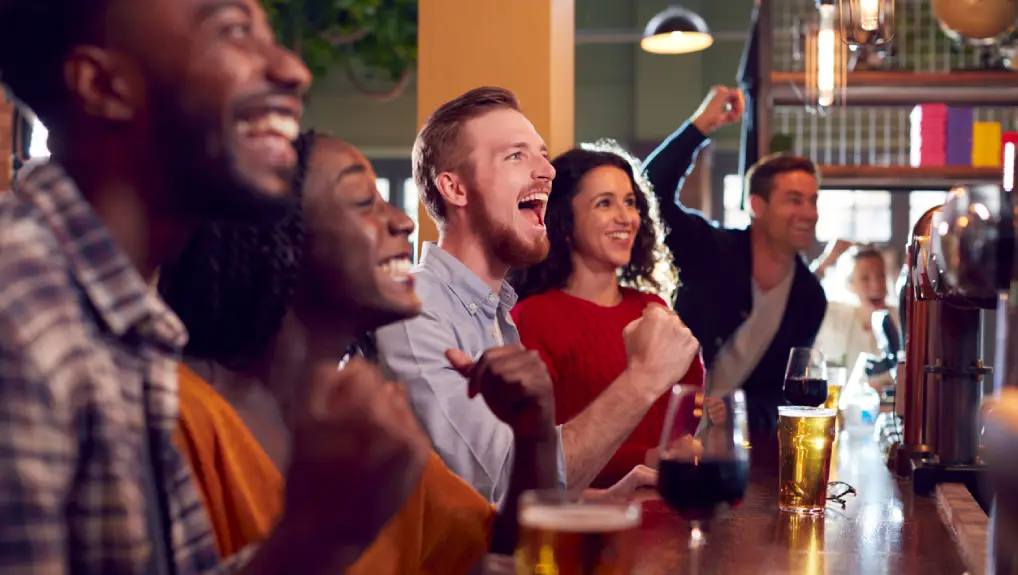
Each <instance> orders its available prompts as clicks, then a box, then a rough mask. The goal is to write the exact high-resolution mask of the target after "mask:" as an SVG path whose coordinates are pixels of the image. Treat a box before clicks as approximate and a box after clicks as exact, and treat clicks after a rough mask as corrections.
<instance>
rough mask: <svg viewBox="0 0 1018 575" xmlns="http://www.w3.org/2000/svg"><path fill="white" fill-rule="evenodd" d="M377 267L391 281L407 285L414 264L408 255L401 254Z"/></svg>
mask: <svg viewBox="0 0 1018 575" xmlns="http://www.w3.org/2000/svg"><path fill="white" fill-rule="evenodd" d="M377 267H378V270H379V271H380V272H382V273H383V274H385V276H386V277H388V278H389V279H390V280H392V281H394V282H396V283H407V282H409V281H410V278H411V276H410V271H411V270H412V269H413V267H414V263H413V261H412V260H411V259H410V256H409V255H408V254H400V255H398V256H395V257H391V258H388V259H386V260H384V261H382V263H380V264H378V266H377Z"/></svg>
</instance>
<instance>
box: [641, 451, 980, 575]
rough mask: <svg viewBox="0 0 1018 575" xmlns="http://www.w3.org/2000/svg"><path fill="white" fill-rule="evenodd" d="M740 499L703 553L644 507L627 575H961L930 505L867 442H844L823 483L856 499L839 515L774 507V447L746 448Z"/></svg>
mask: <svg viewBox="0 0 1018 575" xmlns="http://www.w3.org/2000/svg"><path fill="white" fill-rule="evenodd" d="M752 444H753V449H752V462H751V467H750V468H751V472H750V483H749V489H748V491H747V493H746V498H745V500H744V501H743V504H742V506H741V507H740V508H738V509H735V510H732V511H730V512H729V513H727V514H726V515H724V516H723V517H721V518H719V519H717V520H716V521H715V522H713V524H712V525H711V526H710V528H709V531H708V532H707V545H706V547H704V548H702V549H700V550H697V551H690V550H689V549H688V546H687V544H688V534H689V528H688V526H687V524H686V523H685V521H683V520H682V519H681V518H679V517H678V516H677V515H676V514H675V513H673V512H672V511H671V510H669V509H668V507H667V506H665V504H664V503H663V502H662V501H660V500H650V501H647V502H645V503H644V519H643V526H642V527H641V532H640V537H639V542H638V544H637V565H636V568H635V569H634V571H633V573H634V575H657V574H666V573H667V574H673V573H696V574H697V575H707V574H714V573H717V574H724V575H741V574H744V573H745V574H747V575H748V574H753V575H758V574H759V575H766V574H784V573H788V574H796V575H821V574H824V575H827V574H842V573H844V574H857V573H858V574H863V575H884V574H894V575H911V574H913V573H915V574H920V573H921V574H924V575H927V574H932V573H936V574H938V575H940V574H942V575H960V574H962V573H965V572H966V567H965V563H964V561H963V559H962V557H961V555H960V554H959V552H958V548H957V546H956V544H955V542H954V540H953V539H952V536H951V533H950V532H949V530H948V528H947V527H946V526H945V525H944V523H943V521H942V520H941V518H940V516H939V514H938V511H937V504H936V501H935V500H934V499H933V498H924V497H917V496H915V495H913V493H912V491H911V486H910V485H909V483H908V482H905V481H901V480H898V479H897V478H895V477H894V476H892V475H891V473H890V471H888V469H887V467H886V464H885V460H884V457H883V456H882V454H881V452H880V450H879V448H878V446H877V444H876V442H875V441H874V440H873V439H872V438H871V437H853V436H851V435H848V434H847V433H845V432H842V433H841V436H840V438H839V440H838V443H837V449H836V451H835V456H834V458H835V459H834V462H833V465H832V470H831V480H832V481H834V480H838V481H844V482H846V483H848V484H850V485H852V486H853V487H855V488H856V490H857V491H858V496H857V497H852V496H848V497H847V498H846V503H847V505H846V508H845V509H844V510H842V509H841V506H840V505H839V504H837V503H829V504H828V506H827V510H826V513H825V514H823V515H820V516H817V517H816V518H809V517H805V516H800V515H794V514H789V513H784V512H781V511H779V510H778V507H777V502H778V498H777V484H778V479H777V476H778V472H777V463H778V458H777V441H776V439H772V438H769V437H768V438H766V439H760V438H754V439H753V442H752Z"/></svg>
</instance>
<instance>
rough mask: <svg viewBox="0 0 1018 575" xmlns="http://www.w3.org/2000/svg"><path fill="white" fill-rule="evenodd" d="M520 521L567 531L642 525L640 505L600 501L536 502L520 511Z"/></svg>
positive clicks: (586, 531) (532, 526) (532, 525)
mask: <svg viewBox="0 0 1018 575" xmlns="http://www.w3.org/2000/svg"><path fill="white" fill-rule="evenodd" d="M520 524H521V525H523V526H526V527H530V528H533V529H547V530H550V531H561V532H564V533H594V532H598V531H622V530H625V529H635V528H636V527H639V525H640V511H639V508H637V507H615V506H610V505H597V504H569V505H539V504H538V505H533V506H531V507H526V508H524V509H522V510H520Z"/></svg>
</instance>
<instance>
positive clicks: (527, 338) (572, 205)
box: [510, 143, 704, 487]
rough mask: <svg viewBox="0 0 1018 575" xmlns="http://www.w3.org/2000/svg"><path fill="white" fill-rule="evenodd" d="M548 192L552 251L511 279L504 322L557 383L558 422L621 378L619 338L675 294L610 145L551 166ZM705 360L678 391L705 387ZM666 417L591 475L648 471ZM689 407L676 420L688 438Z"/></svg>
mask: <svg viewBox="0 0 1018 575" xmlns="http://www.w3.org/2000/svg"><path fill="white" fill-rule="evenodd" d="M552 165H553V166H555V172H556V176H555V183H554V187H553V192H552V194H551V198H550V199H549V202H548V207H547V213H546V215H545V225H546V226H547V229H548V238H549V240H550V241H551V250H550V252H549V254H548V258H547V259H545V260H544V261H543V262H542V263H540V264H538V265H536V266H534V267H532V268H529V269H526V270H522V271H518V272H514V273H513V274H512V277H511V278H510V283H511V284H512V285H513V287H514V288H515V289H516V290H517V292H518V293H519V295H520V303H518V304H517V305H516V307H515V308H514V309H513V312H512V316H513V320H514V321H515V322H516V325H517V327H518V328H519V332H520V338H521V340H522V343H523V345H524V346H526V347H527V348H529V349H533V350H536V351H538V352H539V353H540V354H541V357H542V358H543V359H544V362H545V363H546V364H547V366H548V370H549V371H550V372H551V376H552V378H553V379H554V382H555V409H556V417H557V419H558V421H559V422H560V423H561V422H565V421H569V420H570V419H572V418H573V417H575V416H576V415H578V414H579V413H580V412H581V411H583V410H584V409H585V408H586V407H587V405H588V404H590V402H591V401H593V400H594V398H596V397H597V396H598V395H599V394H601V392H602V391H604V390H605V388H607V387H608V386H609V385H610V384H611V382H612V381H614V380H615V378H617V377H618V376H619V375H620V374H621V373H622V372H623V370H625V368H626V349H625V345H624V343H623V340H622V330H623V329H624V328H625V327H626V325H628V324H629V323H630V322H632V321H633V320H636V319H638V318H639V317H640V315H641V314H642V313H643V308H644V307H645V306H647V305H649V304H657V305H661V306H664V307H665V308H671V305H669V304H668V303H666V300H670V299H671V297H672V294H673V293H674V291H675V288H676V284H677V279H678V278H677V273H676V270H675V267H674V265H673V263H672V256H671V253H670V252H669V251H668V248H666V247H665V246H664V243H663V238H664V230H663V229H662V226H661V224H660V223H659V221H658V215H657V204H656V200H655V199H654V194H653V193H650V190H649V184H648V183H647V181H646V180H645V179H644V178H643V176H642V174H641V173H640V171H639V164H637V163H636V161H635V160H634V159H633V158H632V157H631V156H629V155H628V154H627V153H626V152H624V151H623V150H621V149H620V148H618V146H615V145H614V144H612V143H600V144H596V145H594V146H584V147H582V148H577V149H573V150H570V151H568V152H566V153H564V154H562V155H561V156H559V157H558V158H555V160H554V161H552ZM703 377H704V368H703V360H702V359H701V360H699V361H696V362H694V363H693V365H692V366H691V367H690V368H689V372H688V373H687V374H686V376H685V378H683V380H682V383H687V384H694V385H700V386H702V385H703ZM667 407H668V397H667V394H666V395H665V396H664V397H662V398H660V399H658V401H657V402H656V403H655V404H654V405H653V406H652V407H651V408H650V410H649V411H648V412H647V414H646V415H645V416H644V418H643V420H642V421H641V422H640V423H639V424H638V425H637V426H636V428H635V429H634V430H633V433H632V434H631V435H630V436H629V437H628V438H627V439H626V441H625V442H624V443H623V444H622V447H621V448H620V449H619V450H618V451H617V452H616V453H615V455H614V456H613V457H612V459H611V461H609V462H608V465H607V466H606V467H605V468H604V470H602V472H601V474H600V475H598V477H597V479H596V480H595V481H594V483H593V485H592V486H593V487H597V486H606V485H612V484H614V483H615V482H617V481H618V480H619V479H621V478H622V477H624V476H625V475H626V474H627V473H628V472H629V471H630V470H632V469H633V467H635V466H637V465H639V464H648V465H652V466H653V465H654V463H655V456H654V450H655V449H656V447H657V444H658V442H659V440H660V438H661V428H662V424H663V422H664V418H665V415H666V412H667ZM692 411H693V410H692V406H687V409H685V410H683V412H684V413H685V414H686V418H687V419H688V421H687V424H688V426H689V430H690V432H692V431H693V429H695V425H696V420H694V418H693V413H692Z"/></svg>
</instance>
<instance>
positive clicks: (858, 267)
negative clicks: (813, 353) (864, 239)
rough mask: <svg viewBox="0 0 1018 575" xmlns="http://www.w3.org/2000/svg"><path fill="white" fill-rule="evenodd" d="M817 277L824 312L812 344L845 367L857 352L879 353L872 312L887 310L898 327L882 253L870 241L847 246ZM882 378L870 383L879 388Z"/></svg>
mask: <svg viewBox="0 0 1018 575" xmlns="http://www.w3.org/2000/svg"><path fill="white" fill-rule="evenodd" d="M821 279H822V283H823V285H824V289H825V290H826V292H827V301H828V303H827V315H825V316H824V322H823V324H822V325H821V326H820V333H819V334H817V339H816V343H815V347H817V348H819V349H821V350H822V351H823V352H824V355H825V356H827V358H828V360H831V361H836V362H837V363H842V361H843V362H844V365H845V366H846V367H848V368H849V369H852V367H853V366H855V365H856V362H857V361H858V360H859V356H860V355H861V354H864V353H865V354H870V355H874V356H877V357H880V356H882V355H883V354H882V352H881V350H880V348H879V347H878V345H877V339H876V336H875V335H874V333H873V327H872V320H871V317H872V316H873V312H875V311H878V310H888V311H889V312H890V315H891V318H892V321H894V324H895V326H898V311H897V308H896V306H895V305H894V302H892V301H891V300H890V299H889V297H888V292H889V284H888V280H887V264H886V260H885V258H884V253H883V252H882V251H881V250H880V249H879V248H878V247H876V246H875V245H872V244H854V245H851V246H850V247H848V248H847V249H845V250H844V253H843V254H841V255H840V256H839V257H838V258H837V260H836V263H835V264H834V266H833V269H831V270H829V272H828V273H827V274H825V275H824V277H822V278H821ZM899 328H900V327H899ZM885 379H886V378H879V382H878V381H874V382H871V383H879V385H876V386H875V387H882V385H883V384H884V383H888V381H885Z"/></svg>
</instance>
